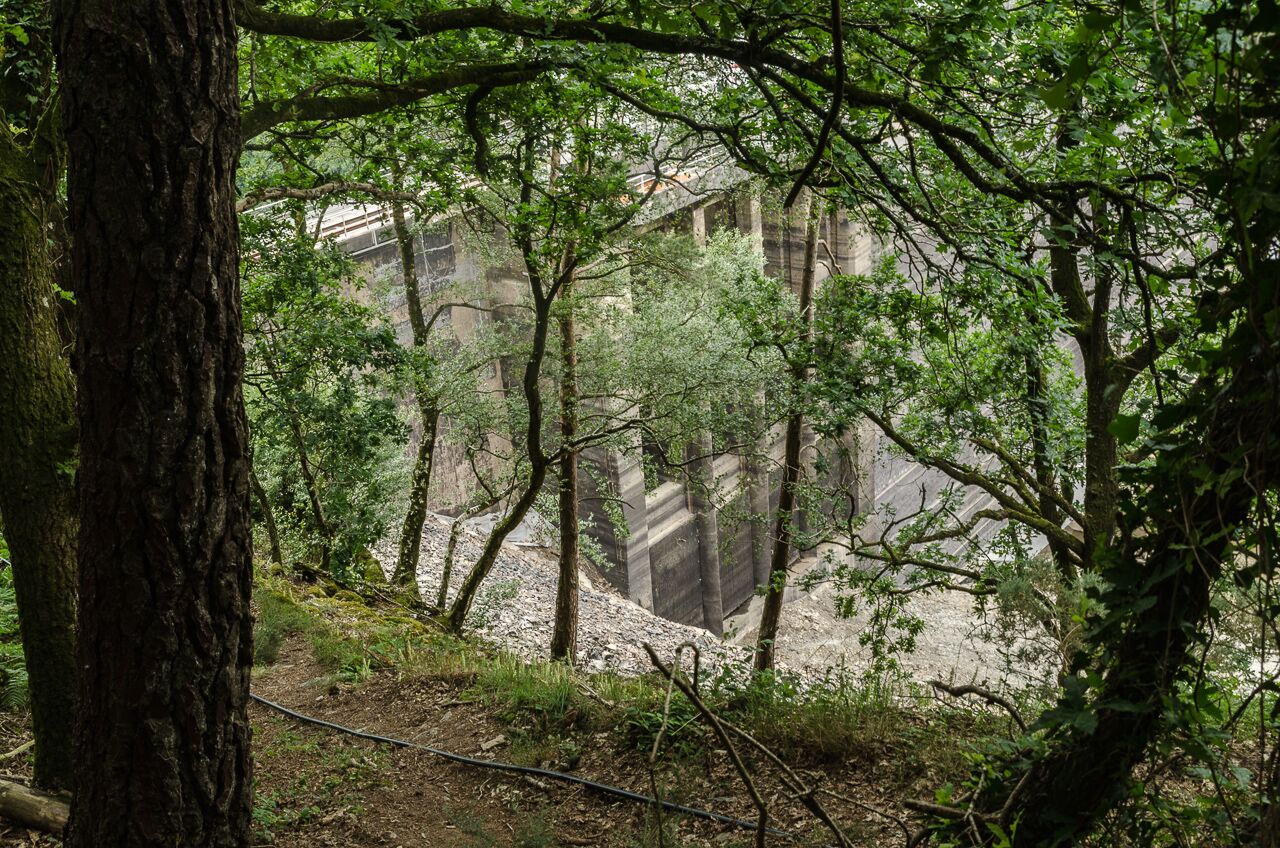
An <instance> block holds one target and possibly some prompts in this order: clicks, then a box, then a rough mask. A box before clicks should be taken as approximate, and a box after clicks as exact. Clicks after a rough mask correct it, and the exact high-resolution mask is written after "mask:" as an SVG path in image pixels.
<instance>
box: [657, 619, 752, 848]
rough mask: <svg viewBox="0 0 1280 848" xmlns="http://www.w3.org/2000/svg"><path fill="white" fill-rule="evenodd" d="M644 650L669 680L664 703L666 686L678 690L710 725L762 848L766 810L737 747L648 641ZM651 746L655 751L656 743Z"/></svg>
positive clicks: (688, 686) (679, 649)
mask: <svg viewBox="0 0 1280 848" xmlns="http://www.w3.org/2000/svg"><path fill="white" fill-rule="evenodd" d="M684 647H685V646H684V645H681V646H680V648H677V649H676V659H677V660H678V659H679V657H680V651H681V649H683V648H684ZM692 647H693V650H694V654H695V657H696V656H697V654H698V649H697V647H696V646H692ZM644 649H645V651H646V652H647V653H648V654H649V660H650V661H651V662H652V663H653V665H654V667H656V668H657V669H658V671H659V672H661V673H662V676H663V677H665V678H667V680H668V681H669V685H668V689H667V698H668V700H670V697H671V689H670V686H671V685H674V686H677V687H679V689H680V691H681V692H682V693H683V694H684V696H685V697H686V698H688V699H689V702H690V703H692V704H693V706H694V708H695V709H696V710H697V711H698V712H699V713H701V715H702V717H703V718H704V719H706V721H707V724H709V725H711V729H712V730H713V731H714V732H715V734H716V737H717V738H718V739H719V740H720V744H722V745H724V747H725V750H726V751H728V753H729V759H730V761H731V762H732V763H733V767H734V769H735V770H736V771H737V772H738V777H739V778H741V779H742V783H743V785H744V786H745V787H746V789H747V794H748V795H750V796H751V803H753V804H754V805H755V807H756V810H757V811H758V813H759V815H758V816H757V823H756V848H764V840H765V835H766V833H767V832H768V826H769V807H768V805H767V804H766V803H765V801H764V798H763V797H762V796H761V795H760V790H759V789H757V788H756V783H755V781H754V780H752V779H751V772H750V771H749V770H748V769H747V767H746V764H744V763H743V762H742V757H741V756H740V755H739V754H738V749H737V747H736V746H735V745H734V744H733V740H732V739H731V738H730V737H729V731H727V730H725V727H724V725H723V724H722V723H721V721H720V718H719V717H718V716H717V715H716V714H715V713H714V712H712V711H711V710H710V709H708V708H707V705H706V704H705V703H704V702H703V700H702V699H701V698H700V697H698V693H697V692H695V691H694V689H693V687H692V686H690V685H689V684H688V683H687V682H686V681H684V680H681V679H680V678H679V676H678V675H677V674H676V670H675V666H674V664H673V666H672V667H671V668H667V666H665V665H664V664H663V662H662V660H660V659H659V658H658V654H657V652H656V651H654V650H653V646H652V645H650V644H649V643H648V642H646V643H645V645H644ZM696 662H697V660H695V668H696V667H697V665H696ZM654 747H655V749H656V747H657V746H656V743H655V746H654Z"/></svg>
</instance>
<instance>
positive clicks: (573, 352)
mask: <svg viewBox="0 0 1280 848" xmlns="http://www.w3.org/2000/svg"><path fill="white" fill-rule="evenodd" d="M562 272H564V273H567V274H568V278H567V279H566V281H565V284H564V289H563V290H562V294H561V305H562V306H563V307H564V311H563V312H562V313H561V314H560V316H559V319H558V323H559V325H560V353H561V359H562V363H561V367H562V371H561V375H560V437H561V439H562V441H563V443H564V444H565V445H566V446H567V445H569V444H570V443H571V442H572V441H573V440H574V439H575V438H577V435H578V371H577V369H578V348H577V339H576V338H575V333H576V332H577V328H576V327H575V326H574V320H573V302H572V298H573V280H572V272H565V271H564V269H563V268H562ZM561 450H562V454H561V456H560V491H559V499H560V573H559V575H558V578H557V580H556V614H555V625H554V627H553V629H552V633H551V659H553V660H564V661H565V662H568V663H570V664H572V663H573V662H574V661H575V660H576V659H577V654H578V452H577V451H576V450H572V449H569V448H567V447H565V448H562V449H561Z"/></svg>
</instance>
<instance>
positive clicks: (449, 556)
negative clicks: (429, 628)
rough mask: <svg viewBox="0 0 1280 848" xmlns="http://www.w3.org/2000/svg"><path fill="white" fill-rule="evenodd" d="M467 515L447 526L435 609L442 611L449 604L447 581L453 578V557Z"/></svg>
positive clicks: (459, 517)
mask: <svg viewBox="0 0 1280 848" xmlns="http://www.w3.org/2000/svg"><path fill="white" fill-rule="evenodd" d="M467 515H468V513H463V514H462V515H459V516H458V517H457V518H455V519H453V523H451V524H450V525H449V543H448V544H447V545H445V549H444V564H443V565H442V566H441V568H440V591H439V593H438V594H437V595H436V609H439V610H442V609H444V608H445V605H446V604H448V603H449V579H450V578H451V577H452V576H453V557H454V554H455V553H456V552H457V550H458V534H459V533H461V532H462V522H463V520H464V519H466V518H467Z"/></svg>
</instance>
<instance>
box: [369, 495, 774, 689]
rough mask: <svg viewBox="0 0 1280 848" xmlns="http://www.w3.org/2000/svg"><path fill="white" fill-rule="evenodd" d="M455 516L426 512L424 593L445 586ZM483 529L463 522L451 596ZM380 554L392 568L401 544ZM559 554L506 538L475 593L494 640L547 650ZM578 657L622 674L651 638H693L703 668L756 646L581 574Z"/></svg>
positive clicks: (662, 643)
mask: <svg viewBox="0 0 1280 848" xmlns="http://www.w3.org/2000/svg"><path fill="white" fill-rule="evenodd" d="M448 541H449V519H448V518H446V517H444V516H439V515H428V516H427V523H426V526H425V527H424V528H423V532H422V553H421V557H420V560H419V566H418V585H419V586H420V587H421V590H422V593H423V596H424V597H427V598H434V597H435V596H436V593H437V592H438V591H439V587H440V573H441V568H442V566H443V564H444V551H445V546H446V545H447V544H448ZM483 544H484V536H483V535H481V534H479V533H477V532H475V531H474V530H470V529H468V530H464V531H463V532H462V534H461V535H460V536H459V538H458V548H457V551H456V552H455V554H454V573H453V576H452V578H451V580H450V583H451V584H452V586H451V588H450V591H449V597H450V599H452V598H453V595H454V592H455V590H456V588H457V586H458V584H459V583H460V582H461V581H462V578H463V577H464V576H465V575H466V570H467V569H468V568H469V567H470V566H471V564H472V563H473V562H475V561H476V559H478V558H479V556H480V550H481V547H482V546H483ZM374 554H375V555H376V556H377V557H378V560H379V561H380V562H381V563H382V566H383V568H384V569H386V570H388V571H390V569H391V567H392V566H393V565H394V563H395V552H394V549H393V547H392V546H391V545H385V546H383V547H382V548H380V549H379V550H376V551H375V552H374ZM556 566H557V563H556V558H555V554H554V553H553V552H549V551H548V550H547V549H546V548H543V547H540V546H536V545H513V544H511V543H509V542H508V543H507V544H506V545H504V547H503V550H502V553H501V554H499V555H498V559H497V561H496V562H495V563H494V566H493V570H492V571H490V572H489V576H488V578H487V579H486V580H485V582H484V585H483V586H482V587H481V589H480V592H479V594H478V595H477V596H476V602H475V605H474V606H473V607H472V612H471V621H470V624H471V626H472V627H473V628H474V629H475V631H476V632H478V633H479V634H480V635H482V636H483V637H485V638H486V639H488V640H489V641H491V642H493V643H495V644H498V645H501V646H502V647H503V648H506V649H507V650H510V651H513V652H515V653H516V654H519V655H520V656H523V657H529V658H542V659H545V658H546V657H547V656H548V652H549V649H550V645H551V629H552V616H553V612H554V610H555V597H556ZM578 616H579V626H578V664H579V665H580V666H582V667H583V668H585V669H587V670H589V671H604V670H606V669H612V670H614V671H617V672H619V673H621V674H642V673H644V672H647V671H652V670H653V666H652V664H651V663H650V662H649V657H648V655H647V654H646V653H645V651H644V647H643V646H644V644H645V643H646V642H647V643H648V644H650V645H652V646H653V648H654V650H655V651H657V652H658V656H660V657H663V658H664V659H666V658H669V657H672V656H674V655H675V652H676V648H677V647H679V646H680V645H681V644H682V643H685V642H692V643H693V644H694V645H696V646H697V647H698V650H699V651H700V652H701V655H702V658H703V663H704V668H710V669H716V668H719V667H720V666H721V665H722V664H723V663H724V662H725V661H726V660H729V661H736V662H748V661H749V660H750V656H751V652H750V651H749V650H748V649H747V648H744V647H739V646H734V645H731V644H726V643H722V642H721V641H720V640H719V639H718V638H716V637H715V636H712V635H711V634H710V633H708V632H707V631H705V630H703V629H701V628H698V627H688V626H686V625H683V624H677V623H676V622H674V621H668V620H666V619H664V618H659V617H658V616H655V615H654V614H653V613H651V612H649V611H648V610H646V609H644V608H642V607H640V606H639V605H637V604H634V603H632V602H630V601H628V600H626V599H625V598H623V597H622V596H621V595H619V594H618V593H617V592H616V591H614V590H613V588H612V587H610V586H608V585H607V584H605V585H600V583H599V582H598V580H597V581H596V582H594V583H593V581H592V580H591V579H590V578H589V577H588V576H587V575H586V574H582V575H581V594H580V600H579V611H578Z"/></svg>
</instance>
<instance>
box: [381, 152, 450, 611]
mask: <svg viewBox="0 0 1280 848" xmlns="http://www.w3.org/2000/svg"><path fill="white" fill-rule="evenodd" d="M393 171H394V172H395V173H396V181H397V186H396V188H397V189H399V188H400V186H399V168H398V166H395V167H393ZM391 216H392V221H393V223H394V226H395V233H396V243H397V244H398V245H399V248H400V270H401V275H402V277H403V279H404V296H405V308H406V309H407V310H408V312H409V327H410V329H411V330H412V332H413V346H414V348H415V349H416V351H417V352H418V353H419V355H422V356H425V355H426V349H427V324H426V320H425V319H424V318H423V317H422V298H421V296H420V295H419V293H418V269H417V261H416V258H415V256H414V250H413V236H412V235H411V234H410V232H409V227H408V225H407V224H406V223H405V216H404V204H402V203H400V202H399V201H396V202H395V203H394V204H392V207H391ZM423 367H425V363H424V362H421V361H418V362H415V363H414V377H413V393H414V399H415V400H416V401H417V404H418V414H419V416H420V417H421V418H422V437H421V439H420V440H419V442H418V454H417V456H416V458H415V459H414V462H413V481H412V483H411V485H410V488H409V509H408V511H407V512H406V513H405V517H404V526H403V527H402V528H401V530H400V548H399V555H398V556H397V557H396V567H395V571H394V572H393V573H392V575H391V580H392V582H393V583H395V584H396V585H397V586H403V587H405V588H407V589H409V590H410V591H411V592H412V593H413V595H414V597H417V596H418V594H419V593H418V556H419V553H420V550H421V548H422V526H423V524H424V523H425V522H426V520H427V494H428V492H429V491H430V489H431V468H432V464H433V461H434V458H435V446H436V429H437V427H438V425H439V422H440V408H439V406H437V404H436V400H435V398H434V397H432V395H431V387H430V385H429V384H428V382H427V380H426V377H425V376H424V375H423V374H421V373H419V369H421V368H423Z"/></svg>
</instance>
